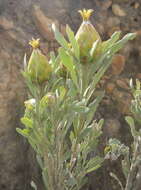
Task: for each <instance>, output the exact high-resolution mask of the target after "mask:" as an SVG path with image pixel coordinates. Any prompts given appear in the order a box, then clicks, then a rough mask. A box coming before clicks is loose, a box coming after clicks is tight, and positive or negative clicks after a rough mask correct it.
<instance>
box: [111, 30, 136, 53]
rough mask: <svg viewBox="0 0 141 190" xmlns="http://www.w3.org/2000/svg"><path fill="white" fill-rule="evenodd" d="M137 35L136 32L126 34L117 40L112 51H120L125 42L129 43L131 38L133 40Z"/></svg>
mask: <svg viewBox="0 0 141 190" xmlns="http://www.w3.org/2000/svg"><path fill="white" fill-rule="evenodd" d="M135 37H136V33H129V34H126V35H125V36H124V37H123V38H122V39H121V40H119V41H118V42H116V43H115V44H114V45H113V46H112V47H111V53H113V54H115V53H116V52H118V51H119V50H120V49H121V48H122V47H123V46H124V45H125V43H127V42H128V41H129V40H133V39H134V38H135Z"/></svg>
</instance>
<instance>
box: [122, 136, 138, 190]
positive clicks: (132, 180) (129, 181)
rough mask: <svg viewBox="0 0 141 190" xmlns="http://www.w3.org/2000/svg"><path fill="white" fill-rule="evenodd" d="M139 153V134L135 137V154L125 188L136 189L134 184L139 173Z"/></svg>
mask: <svg viewBox="0 0 141 190" xmlns="http://www.w3.org/2000/svg"><path fill="white" fill-rule="evenodd" d="M138 155H139V136H137V137H135V138H134V155H133V158H132V163H131V167H130V171H129V174H128V178H127V183H126V187H125V190H133V189H134V184H135V180H136V177H137V173H138V167H139V163H138V164H137V156H138ZM140 162H141V161H140Z"/></svg>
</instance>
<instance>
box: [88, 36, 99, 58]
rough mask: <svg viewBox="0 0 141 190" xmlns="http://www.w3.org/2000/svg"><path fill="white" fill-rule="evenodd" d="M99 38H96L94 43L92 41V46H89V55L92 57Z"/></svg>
mask: <svg viewBox="0 0 141 190" xmlns="http://www.w3.org/2000/svg"><path fill="white" fill-rule="evenodd" d="M99 42H100V41H99V39H98V40H96V41H95V42H94V43H93V46H92V48H91V50H90V56H91V57H92V56H93V55H94V52H95V50H96V48H97V47H98V45H99Z"/></svg>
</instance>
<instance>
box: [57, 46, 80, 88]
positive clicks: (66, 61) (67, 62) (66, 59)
mask: <svg viewBox="0 0 141 190" xmlns="http://www.w3.org/2000/svg"><path fill="white" fill-rule="evenodd" d="M59 55H60V58H61V60H62V63H63V65H64V66H65V67H66V68H67V70H68V71H69V72H70V74H71V77H72V80H73V82H74V83H75V85H76V86H77V76H76V71H75V66H74V64H73V58H72V57H71V56H70V55H68V54H67V53H66V52H65V50H64V49H63V48H59Z"/></svg>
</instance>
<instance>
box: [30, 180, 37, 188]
mask: <svg viewBox="0 0 141 190" xmlns="http://www.w3.org/2000/svg"><path fill="white" fill-rule="evenodd" d="M30 185H31V187H33V189H35V190H37V186H36V184H35V183H34V181H31V183H30Z"/></svg>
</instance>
